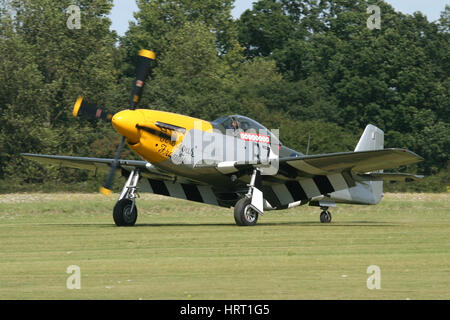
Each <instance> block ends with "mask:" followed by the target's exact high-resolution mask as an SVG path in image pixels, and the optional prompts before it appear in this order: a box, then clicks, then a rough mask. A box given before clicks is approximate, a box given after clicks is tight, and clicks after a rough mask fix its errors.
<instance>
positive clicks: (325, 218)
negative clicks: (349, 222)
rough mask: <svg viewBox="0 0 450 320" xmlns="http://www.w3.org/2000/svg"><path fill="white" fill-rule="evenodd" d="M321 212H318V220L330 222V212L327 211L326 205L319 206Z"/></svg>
mask: <svg viewBox="0 0 450 320" xmlns="http://www.w3.org/2000/svg"><path fill="white" fill-rule="evenodd" d="M321 209H322V212H321V213H320V222H322V223H330V222H331V213H330V211H328V207H321Z"/></svg>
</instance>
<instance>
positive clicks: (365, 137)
mask: <svg viewBox="0 0 450 320" xmlns="http://www.w3.org/2000/svg"><path fill="white" fill-rule="evenodd" d="M383 148H384V132H383V130H381V129H379V128H377V127H375V126H374V125H372V124H368V125H367V126H366V129H365V130H364V132H363V134H362V136H361V138H360V139H359V141H358V144H357V145H356V148H355V151H369V150H379V149H383ZM376 172H383V170H380V171H376ZM366 183H367V184H368V187H369V189H370V191H371V193H372V194H373V196H374V200H375V203H378V202H379V201H380V200H381V197H382V196H383V181H368V182H365V184H366Z"/></svg>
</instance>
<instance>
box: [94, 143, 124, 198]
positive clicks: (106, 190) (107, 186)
mask: <svg viewBox="0 0 450 320" xmlns="http://www.w3.org/2000/svg"><path fill="white" fill-rule="evenodd" d="M124 144H125V137H122V141H120V144H119V146H118V147H117V151H116V156H115V157H114V161H113V163H112V164H111V168H110V169H109V173H108V175H107V176H106V179H105V183H104V184H103V186H101V187H100V190H99V191H100V193H102V194H104V195H110V194H111V193H112V190H111V187H112V184H113V182H114V175H115V173H116V170H117V167H118V166H119V158H120V154H121V153H122V148H123V146H124Z"/></svg>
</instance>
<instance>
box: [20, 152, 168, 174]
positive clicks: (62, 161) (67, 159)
mask: <svg viewBox="0 0 450 320" xmlns="http://www.w3.org/2000/svg"><path fill="white" fill-rule="evenodd" d="M21 155H22V156H23V157H24V158H26V159H29V160H34V161H37V162H39V163H43V164H50V165H56V166H62V167H69V168H76V169H86V170H91V171H96V172H102V173H107V172H108V171H109V168H110V165H111V164H112V163H113V161H114V159H109V158H90V157H72V156H58V155H45V154H32V153H22V154H21ZM135 168H139V169H140V171H141V174H142V175H143V176H147V177H149V178H159V179H168V180H170V179H172V176H171V175H169V174H167V173H164V172H162V171H161V170H159V169H157V168H156V167H154V166H153V165H152V164H150V163H148V162H147V161H139V160H119V165H118V167H117V170H121V169H125V170H127V171H131V170H134V169H135Z"/></svg>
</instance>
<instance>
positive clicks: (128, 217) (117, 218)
mask: <svg viewBox="0 0 450 320" xmlns="http://www.w3.org/2000/svg"><path fill="white" fill-rule="evenodd" d="M132 205H133V201H131V200H130V199H122V200H119V201H117V203H116V205H115V206H114V211H113V218H114V222H115V223H116V226H118V227H122V226H134V224H135V223H136V219H137V208H136V206H134V208H133V211H131V207H132Z"/></svg>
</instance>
